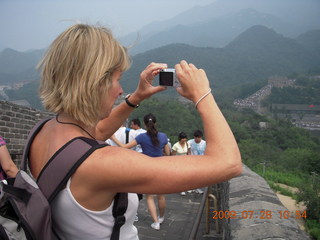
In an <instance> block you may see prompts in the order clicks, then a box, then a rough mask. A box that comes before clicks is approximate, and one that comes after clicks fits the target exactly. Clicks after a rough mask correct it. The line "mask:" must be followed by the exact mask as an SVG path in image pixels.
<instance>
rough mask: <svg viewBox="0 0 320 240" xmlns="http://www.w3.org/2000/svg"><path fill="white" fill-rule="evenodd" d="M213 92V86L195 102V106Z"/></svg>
mask: <svg viewBox="0 0 320 240" xmlns="http://www.w3.org/2000/svg"><path fill="white" fill-rule="evenodd" d="M210 93H211V88H209V91H208V92H206V93H205V94H204V95H203V96H202V97H201V98H200V99H199V100H198V101H197V102H196V103H195V104H194V107H195V108H197V106H198V104H199V102H201V100H202V99H204V98H205V97H206V96H208V95H209V94H210Z"/></svg>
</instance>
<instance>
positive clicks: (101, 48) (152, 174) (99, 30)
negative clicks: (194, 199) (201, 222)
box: [29, 24, 242, 240]
mask: <svg viewBox="0 0 320 240" xmlns="http://www.w3.org/2000/svg"><path fill="white" fill-rule="evenodd" d="M129 66H130V59H129V57H128V54H127V51H126V49H125V48H124V47H123V46H122V45H121V44H120V43H119V42H118V41H117V40H116V39H115V38H114V37H113V36H112V34H111V32H110V30H108V29H106V28H104V27H100V26H92V25H84V24H76V25H74V26H71V27H70V28H68V29H67V30H65V31H64V32H63V33H61V34H60V35H59V36H58V37H57V38H56V39H55V40H54V42H53V43H52V45H51V46H50V47H49V49H48V51H47V53H46V55H45V56H44V58H43V60H42V62H41V63H40V68H41V83H40V96H41V98H42V101H43V104H44V106H45V108H46V109H47V110H48V111H51V112H54V113H56V117H55V118H53V119H52V120H50V121H48V122H47V123H46V124H45V125H44V126H43V128H42V129H41V130H40V132H39V133H38V134H37V136H36V137H35V139H34V141H33V142H32V144H31V151H30V155H29V160H30V170H31V173H32V174H33V176H34V177H38V176H39V174H40V172H41V170H42V169H43V168H44V167H45V165H46V164H47V162H48V161H49V159H50V158H51V157H52V156H53V155H54V154H55V153H56V152H57V151H59V149H61V148H63V146H64V145H65V144H66V143H68V142H69V141H71V140H72V139H74V138H77V137H85V138H89V139H100V140H105V139H108V138H110V137H111V136H112V134H113V133H114V132H115V131H116V130H117V129H118V128H119V127H120V125H121V123H123V122H124V121H125V120H126V119H127V118H128V116H129V115H130V114H131V113H132V111H134V109H135V108H136V107H138V106H139V104H140V103H141V102H142V101H143V100H144V99H147V98H149V97H150V96H152V95H153V94H155V93H157V92H160V91H163V90H165V87H162V86H153V85H152V84H153V79H154V77H155V76H156V75H157V74H158V73H159V71H160V70H161V69H163V68H166V67H167V65H166V64H163V63H151V64H149V65H148V66H147V67H146V68H145V69H144V70H143V71H142V72H141V74H140V80H139V83H138V84H137V89H136V90H135V91H134V92H133V93H132V94H131V95H128V96H127V97H126V101H124V102H123V103H121V104H120V105H118V106H117V107H116V108H113V105H114V103H115V101H116V100H117V98H118V97H119V96H120V95H121V94H122V93H123V90H122V87H121V82H120V80H121V76H122V74H123V72H125V71H126V70H127V69H128V68H129ZM175 69H176V74H177V76H178V78H179V80H180V83H181V87H180V88H178V89H177V91H178V93H179V94H181V95H182V96H184V97H186V98H187V99H189V100H191V101H193V102H194V103H195V104H196V107H197V110H198V112H199V114H200V116H201V118H202V121H203V125H204V130H205V133H206V140H207V146H208V147H207V150H206V152H205V154H204V155H203V156H191V155H188V156H163V157H158V158H152V157H149V156H147V155H144V154H141V153H138V152H136V151H134V150H130V149H125V148H119V147H112V146H107V147H103V148H99V149H97V150H95V151H94V152H93V153H92V154H91V155H89V156H88V157H87V159H86V160H85V161H84V162H83V163H82V164H81V166H80V167H79V168H78V169H77V171H76V172H75V173H74V174H73V175H72V176H71V178H70V179H69V181H68V184H67V185H66V188H65V189H64V190H62V191H61V192H60V193H59V194H58V195H57V197H56V199H55V200H54V202H53V204H52V214H53V216H52V217H53V228H54V231H55V232H56V235H57V236H58V237H60V238H61V239H68V240H73V239H77V240H81V239H109V238H110V235H111V232H112V229H113V223H114V218H113V216H112V205H113V200H114V197H115V195H116V193H118V192H128V193H129V194H128V208H127V211H126V213H125V217H126V221H125V224H124V225H123V226H122V227H121V230H120V239H126V240H127V239H135V240H137V239H138V233H137V229H136V228H135V226H134V225H133V222H134V218H135V215H136V211H137V207H138V197H137V194H130V193H144V194H167V193H174V192H180V191H185V190H187V189H195V188H198V187H203V186H208V185H211V184H214V183H217V182H222V181H226V180H228V179H230V178H232V177H235V176H237V175H239V174H240V173H241V171H242V164H241V157H240V153H239V149H238V146H237V143H236V141H235V139H234V136H233V134H232V132H231V131H230V128H229V126H228V124H227V122H226V120H225V119H224V117H223V115H222V114H221V112H220V110H219V108H218V106H217V104H216V102H215V100H214V97H213V95H212V94H211V93H210V92H211V91H210V85H209V81H208V79H207V77H206V74H205V72H204V70H202V69H198V68H196V67H195V66H194V65H193V64H189V63H187V62H186V61H181V62H180V63H178V64H177V65H176V66H175ZM137 78H139V76H132V81H136V79H137ZM160 173H161V174H160ZM190 179H192V181H190Z"/></svg>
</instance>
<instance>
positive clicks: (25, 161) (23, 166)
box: [20, 118, 51, 172]
mask: <svg viewBox="0 0 320 240" xmlns="http://www.w3.org/2000/svg"><path fill="white" fill-rule="evenodd" d="M49 120H51V118H44V119H42V120H41V121H39V122H38V123H37V124H36V125H35V126H34V127H33V128H32V129H31V131H30V133H29V135H28V138H27V141H26V145H25V147H24V150H23V155H22V160H21V167H20V168H21V169H22V170H23V171H25V172H27V170H28V156H29V151H30V146H31V143H32V141H33V139H34V138H35V136H36V135H37V134H38V132H39V131H40V130H41V128H42V127H43V126H44V125H45V124H46V122H48V121H49Z"/></svg>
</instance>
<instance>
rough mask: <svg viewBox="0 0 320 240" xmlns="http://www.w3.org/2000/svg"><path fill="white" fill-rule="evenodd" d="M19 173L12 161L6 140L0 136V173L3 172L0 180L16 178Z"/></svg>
mask: <svg viewBox="0 0 320 240" xmlns="http://www.w3.org/2000/svg"><path fill="white" fill-rule="evenodd" d="M18 171H19V169H18V168H17V166H16V165H15V164H14V162H13V161H12V159H11V156H10V154H9V151H8V149H7V146H6V142H5V140H4V139H3V137H1V136H0V172H2V174H1V175H2V176H1V178H2V179H0V180H3V179H6V178H14V177H16V175H17V173H18Z"/></svg>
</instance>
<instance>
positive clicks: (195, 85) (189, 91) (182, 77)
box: [175, 60, 210, 103]
mask: <svg viewBox="0 0 320 240" xmlns="http://www.w3.org/2000/svg"><path fill="white" fill-rule="evenodd" d="M175 69H176V75H177V77H178V79H179V82H180V84H181V87H178V88H177V91H178V93H179V94H180V95H181V96H183V97H185V98H187V99H189V100H191V101H193V102H194V103H196V102H197V101H198V100H199V99H200V98H201V97H202V96H203V95H204V94H205V93H207V92H208V90H209V88H210V83H209V80H208V78H207V75H206V73H205V71H204V70H203V69H198V68H197V67H196V66H195V65H193V64H192V63H187V62H186V61H185V60H182V61H181V62H180V63H179V64H176V66H175Z"/></svg>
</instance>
